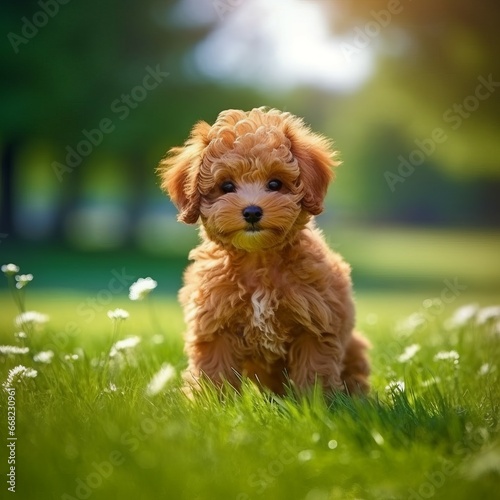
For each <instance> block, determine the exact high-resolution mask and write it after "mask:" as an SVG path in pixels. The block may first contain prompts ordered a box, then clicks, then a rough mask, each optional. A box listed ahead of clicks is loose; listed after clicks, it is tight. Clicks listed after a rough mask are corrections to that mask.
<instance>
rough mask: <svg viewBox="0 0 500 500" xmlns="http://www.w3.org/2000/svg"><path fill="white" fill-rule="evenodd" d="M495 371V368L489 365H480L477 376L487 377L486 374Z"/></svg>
mask: <svg viewBox="0 0 500 500" xmlns="http://www.w3.org/2000/svg"><path fill="white" fill-rule="evenodd" d="M495 370H496V366H494V365H490V364H489V363H484V364H483V365H481V368H479V370H478V372H477V374H478V375H483V376H484V375H488V373H492V372H494V371H495Z"/></svg>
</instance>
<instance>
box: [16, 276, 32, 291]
mask: <svg viewBox="0 0 500 500" xmlns="http://www.w3.org/2000/svg"><path fill="white" fill-rule="evenodd" d="M16 281H17V283H16V288H17V289H18V290H20V289H21V288H24V287H25V286H26V285H27V284H28V283H29V282H30V281H33V275H32V274H19V275H17V276H16Z"/></svg>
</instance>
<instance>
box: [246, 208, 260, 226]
mask: <svg viewBox="0 0 500 500" xmlns="http://www.w3.org/2000/svg"><path fill="white" fill-rule="evenodd" d="M242 213H243V218H244V219H245V222H248V223H249V224H256V223H257V222H259V221H260V219H262V216H263V215H264V212H263V211H262V208H260V207H258V206H257V205H250V206H248V207H246V208H244V209H243V212H242Z"/></svg>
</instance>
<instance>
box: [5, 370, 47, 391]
mask: <svg viewBox="0 0 500 500" xmlns="http://www.w3.org/2000/svg"><path fill="white" fill-rule="evenodd" d="M37 375H38V372H37V371H36V370H33V368H26V367H25V366H23V365H18V366H16V367H15V368H12V370H9V375H8V376H7V380H6V381H5V382H4V383H3V387H4V389H10V388H11V387H12V384H13V383H14V382H15V381H16V379H17V380H19V379H21V378H35V377H36V376H37Z"/></svg>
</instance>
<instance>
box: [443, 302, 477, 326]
mask: <svg viewBox="0 0 500 500" xmlns="http://www.w3.org/2000/svg"><path fill="white" fill-rule="evenodd" d="M478 310H479V306H478V305H477V304H467V305H465V306H462V307H459V308H458V309H457V310H456V311H455V312H454V313H453V316H452V317H451V318H450V319H449V320H448V324H449V325H450V326H451V327H460V326H464V325H466V324H467V323H468V322H469V321H470V320H471V319H473V318H474V316H476V314H477V312H478Z"/></svg>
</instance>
